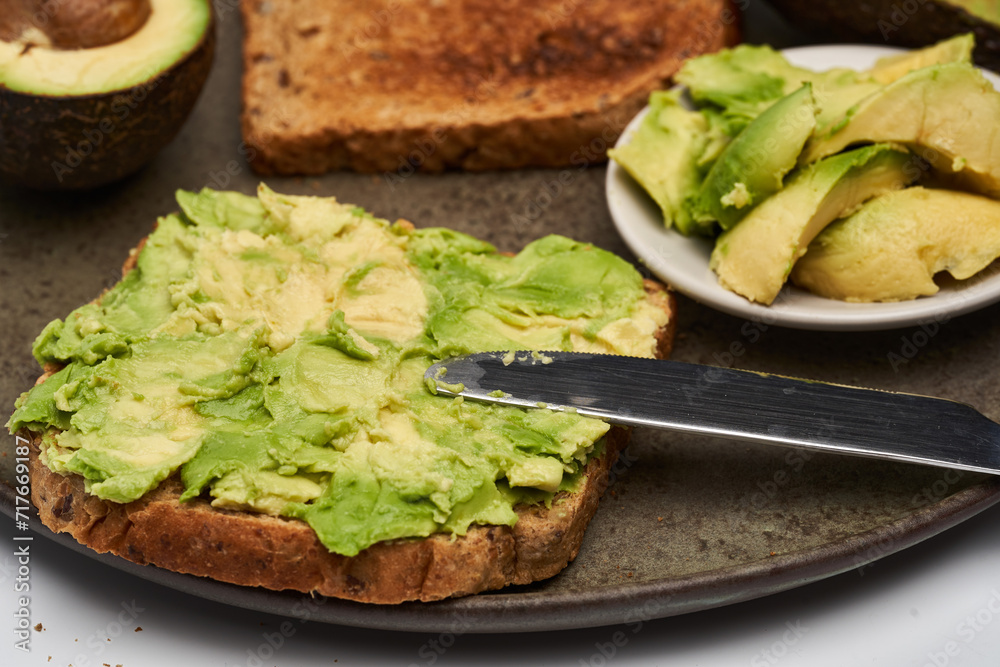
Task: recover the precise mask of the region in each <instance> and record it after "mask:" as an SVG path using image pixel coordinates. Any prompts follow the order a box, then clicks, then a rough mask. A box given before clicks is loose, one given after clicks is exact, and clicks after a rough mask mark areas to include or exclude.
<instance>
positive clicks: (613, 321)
mask: <svg viewBox="0 0 1000 667" xmlns="http://www.w3.org/2000/svg"><path fill="white" fill-rule="evenodd" d="M178 201H179V204H180V208H181V210H182V212H181V213H179V214H174V215H168V216H166V217H163V218H161V219H160V220H159V222H158V226H157V229H156V231H155V232H154V233H152V234H151V235H150V236H149V239H148V241H147V243H146V244H145V246H144V247H143V249H142V251H141V252H140V253H139V255H138V257H137V266H136V268H135V269H134V270H132V271H131V272H129V273H128V274H127V276H126V277H125V278H124V279H123V280H122V281H121V282H120V283H119V284H118V285H116V286H115V287H114V288H113V289H112V290H110V291H109V292H107V293H106V294H105V295H104V296H103V297H102V298H101V299H100V301H99V302H98V303H96V304H89V305H85V306H83V307H81V308H78V309H77V310H75V311H74V312H72V313H71V314H70V315H69V316H67V317H66V318H65V320H56V321H54V322H52V323H51V324H49V325H48V326H47V327H46V328H45V330H44V331H43V332H42V333H41V334H40V335H39V336H38V338H37V340H36V342H35V346H34V354H35V356H36V358H37V359H38V361H39V362H40V363H43V364H45V363H50V364H56V365H60V366H62V370H59V371H58V372H56V373H55V374H53V375H51V376H50V377H49V378H48V379H47V380H46V381H45V382H43V383H41V384H39V385H37V386H36V387H35V388H33V389H32V390H31V391H29V392H27V393H26V394H24V395H22V396H21V398H20V399H19V400H18V402H17V411H16V412H15V413H14V415H13V416H12V417H11V419H10V421H9V422H8V427H9V428H10V429H11V430H17V429H21V428H28V429H30V430H32V431H36V432H42V433H43V434H44V435H43V439H42V443H43V445H42V450H43V451H42V461H43V462H44V463H45V464H46V465H47V466H48V467H49V468H51V469H52V470H54V471H56V472H58V473H76V474H78V475H81V476H82V477H83V478H84V479H85V480H86V486H87V490H88V492H89V493H92V494H94V495H96V496H98V497H100V498H103V499H106V500H110V501H114V502H119V503H124V502H129V501H131V500H134V499H137V498H140V497H141V496H143V495H144V494H145V493H147V492H148V491H150V490H151V489H153V488H155V487H156V486H157V485H158V484H159V483H160V482H161V481H162V480H164V479H166V478H167V477H169V476H171V475H175V474H179V477H180V480H181V481H182V482H183V486H184V489H185V490H184V494H183V497H182V500H188V499H191V498H195V497H198V496H204V497H210V498H211V499H212V503H213V505H215V506H217V507H221V508H232V509H242V510H250V511H258V512H263V513H268V514H272V515H283V516H289V517H297V518H299V519H302V520H304V521H306V522H308V523H309V524H310V525H311V526H312V527H313V529H314V530H315V531H316V533H317V535H318V536H319V539H320V540H321V541H322V542H323V544H325V545H326V546H327V547H328V548H329V549H330V550H331V551H333V552H336V553H340V554H344V555H354V554H357V553H358V552H359V551H361V550H363V549H365V548H366V547H368V546H370V545H371V544H374V543H375V542H379V541H381V540H388V539H395V538H406V537H423V536H427V535H429V534H432V533H435V532H450V533H454V534H463V533H464V532H465V531H466V530H467V528H468V527H469V526H470V525H472V524H490V525H512V524H513V523H514V522H515V521H516V514H515V512H514V511H513V509H512V508H513V505H514V504H516V503H518V502H551V501H552V498H553V495H554V494H555V492H557V491H559V490H566V489H572V488H574V485H575V483H576V482H577V481H578V479H579V474H578V473H579V471H580V470H581V469H582V467H583V466H584V465H585V463H586V462H587V460H588V458H589V457H590V456H591V455H592V454H594V453H595V452H597V451H600V448H601V438H602V437H603V435H604V434H605V433H606V431H607V430H608V426H607V424H605V423H603V422H601V421H597V420H592V419H586V418H582V417H579V416H577V415H575V414H568V413H561V412H553V411H549V410H531V411H525V410H520V409H514V408H506V407H497V406H490V405H485V404H471V403H465V402H463V401H462V400H461V399H453V398H446V397H443V396H436V395H433V394H432V393H431V392H430V391H428V389H427V388H426V387H425V385H424V381H423V374H424V371H425V370H426V368H427V367H428V366H429V365H430V364H431V363H433V362H434V361H436V360H438V359H440V358H443V357H446V356H449V355H453V354H460V353H469V352H474V351H482V350H500V349H559V350H580V351H601V352H609V353H616V354H629V355H639V356H652V355H653V354H654V351H655V339H654V333H655V331H656V330H657V329H658V328H659V327H660V326H662V325H663V324H665V321H666V314H665V313H664V312H663V311H662V310H661V309H658V308H656V307H655V306H653V305H652V304H651V303H650V302H649V300H648V299H647V298H646V297H645V293H644V289H643V282H642V278H641V276H640V275H639V274H638V273H637V272H636V271H635V269H634V268H633V267H632V266H631V265H630V264H628V263H627V262H625V261H624V260H622V259H619V258H617V257H615V256H614V255H611V254H610V253H607V252H604V251H602V250H599V249H597V248H594V247H592V246H590V245H586V244H581V243H577V242H574V241H571V240H569V239H566V238H564V237H559V236H548V237H545V238H542V239H540V240H538V241H535V242H534V243H531V244H530V245H528V246H527V247H526V248H525V249H524V250H523V251H522V252H521V253H520V254H518V255H516V256H513V257H509V256H504V255H501V254H499V253H497V252H496V251H495V250H494V248H493V247H492V246H490V245H489V244H487V243H485V242H482V241H479V240H476V239H474V238H472V237H469V236H466V235H464V234H461V233H458V232H455V231H450V230H445V229H439V228H426V229H420V230H412V229H411V228H410V227H409V226H408V225H401V224H389V223H388V222H386V221H384V220H380V219H377V218H374V217H372V216H371V215H369V214H367V213H366V212H364V211H363V210H361V209H358V208H355V207H351V206H347V205H342V204H339V203H337V202H336V201H335V200H333V199H323V198H311V197H295V196H284V195H280V194H276V193H274V192H273V191H271V190H269V189H267V188H266V187H263V186H262V187H261V188H260V190H259V191H258V198H252V197H246V196H244V195H240V194H236V193H226V192H213V191H210V190H204V191H202V192H201V193H198V194H193V193H187V192H180V193H178Z"/></svg>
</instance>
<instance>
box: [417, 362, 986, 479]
mask: <svg viewBox="0 0 1000 667" xmlns="http://www.w3.org/2000/svg"><path fill="white" fill-rule="evenodd" d="M424 377H425V379H426V380H427V383H428V386H429V387H431V390H432V391H436V392H437V393H440V394H445V395H450V396H463V397H465V398H467V399H472V400H476V401H486V402H490V403H498V404H502V405H512V406H517V407H522V408H548V409H553V410H564V411H566V410H572V411H575V412H577V413H579V414H581V415H585V416H588V417H596V418H598V419H603V420H606V421H609V422H612V423H616V424H623V425H629V426H648V427H653V428H662V429H669V430H674V431H683V432H689V433H701V434H705V435H710V436H717V437H722V438H733V439H737V440H750V441H757V442H766V443H772V444H777V445H785V446H790V447H798V448H805V449H814V450H821V451H826V452H834V453H840V454H848V455H856V456H868V457H874V458H880V459H889V460H894V461H905V462H909V463H921V464H927V465H934V466H943V467H948V468H955V469H958V470H969V471H974V472H983V473H990V474H1000V424H997V423H995V422H993V421H991V420H990V419H988V418H987V417H985V416H984V415H982V414H981V413H980V412H978V411H977V410H976V409H975V408H973V407H971V406H969V405H967V404H964V403H959V402H956V401H951V400H948V399H942V398H932V397H929V396H919V395H916V394H906V393H898V392H889V391H881V390H875V389H863V388H860V387H850V386H845V385H837V384H829V383H825V382H815V381H810V380H801V379H795V378H789V377H784V376H780V375H770V374H766V373H757V372H753V371H744V370H735V369H728V368H717V367H714V366H703V365H699V364H690V363H685V362H679V361H665V360H658V359H642V358H637V357H621V356H614V355H603V354H588V353H581V352H523V351H522V352H484V353H478V354H470V355H466V356H461V357H454V358H451V359H446V360H444V361H441V362H440V363H437V364H434V365H433V366H431V367H430V368H429V369H428V370H427V372H426V374H425V376H424Z"/></svg>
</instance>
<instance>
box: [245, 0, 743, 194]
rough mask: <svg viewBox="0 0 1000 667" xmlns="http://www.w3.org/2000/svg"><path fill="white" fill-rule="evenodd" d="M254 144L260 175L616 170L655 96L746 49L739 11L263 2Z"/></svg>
mask: <svg viewBox="0 0 1000 667" xmlns="http://www.w3.org/2000/svg"><path fill="white" fill-rule="evenodd" d="M241 9H242V13H243V18H244V29H245V38H244V47H243V66H244V70H243V92H242V96H243V112H242V129H243V136H244V140H245V142H246V144H247V145H248V158H249V161H250V164H251V166H252V167H253V168H254V169H255V170H257V171H258V172H260V173H262V174H295V173H305V174H318V173H322V172H326V171H329V170H333V169H353V170H356V171H363V172H383V173H385V174H386V175H387V176H388V177H392V175H393V174H395V175H397V176H407V175H409V174H410V173H411V172H412V171H413V170H414V169H423V170H426V171H440V170H443V169H448V168H461V169H469V170H483V169H497V168H513V167H522V166H551V167H556V166H567V165H573V166H577V167H579V166H585V165H587V164H592V163H595V162H599V161H603V160H604V159H605V151H606V149H607V148H608V147H610V146H611V145H613V144H614V142H615V140H616V139H617V137H618V135H619V134H620V133H621V132H622V130H624V128H625V125H626V124H627V123H628V121H629V120H631V118H632V117H633V116H634V115H635V114H636V113H637V112H638V111H639V109H641V108H642V106H643V105H644V104H645V103H646V98H647V96H648V95H649V93H650V92H651V91H652V90H655V89H657V88H661V87H663V86H664V85H665V84H666V83H667V81H668V80H669V78H670V77H671V76H672V75H673V74H674V72H676V71H677V69H678V68H679V66H680V64H681V62H682V61H683V60H684V59H685V58H687V57H690V56H695V55H699V54H702V53H707V52H711V51H715V50H718V49H719V48H722V47H723V46H727V45H732V44H733V43H735V41H736V39H737V34H738V30H737V14H736V13H735V10H734V9H733V8H732V6H731V1H730V0H658V1H657V0H627V1H625V2H621V1H617V0H593V1H588V2H579V1H576V0H535V1H530V2H529V1H524V0H522V1H515V2H489V1H487V0H457V1H449V2H439V1H436V0H410V1H404V0H386V1H384V2H358V1H357V0H298V1H297V2H270V1H268V0H253V1H251V2H244V3H242V4H241Z"/></svg>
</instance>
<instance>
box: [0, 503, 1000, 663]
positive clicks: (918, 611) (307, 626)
mask: <svg viewBox="0 0 1000 667" xmlns="http://www.w3.org/2000/svg"><path fill="white" fill-rule="evenodd" d="M998 527H1000V506H995V507H993V508H991V509H989V510H987V511H985V512H983V513H981V514H979V515H978V516H976V517H974V518H973V519H971V520H969V521H967V522H965V523H964V524H961V525H959V526H958V527H956V528H953V529H952V530H950V531H947V532H945V533H943V534H941V535H939V536H937V537H935V538H932V539H930V540H928V541H926V542H923V543H921V544H919V545H917V546H915V547H912V548H910V549H908V550H906V551H903V552H901V553H898V554H895V555H892V556H888V557H886V558H884V559H882V560H880V561H876V562H875V563H874V564H872V565H870V566H868V567H866V568H865V569H864V570H863V571H861V572H858V571H857V570H855V571H851V572H847V573H845V574H842V575H838V576H836V577H833V578H830V579H826V580H824V581H821V582H818V583H815V584H812V585H810V586H805V587H802V588H798V589H795V590H792V591H788V592H786V593H782V594H779V595H774V596H771V597H767V598H762V599H759V600H754V601H751V602H745V603H742V604H738V605H733V606H730V607H724V608H720V609H714V610H709V611H705V612H700V613H696V614H689V615H686V616H679V617H674V618H666V619H659V620H655V621H649V622H647V623H645V624H642V625H640V624H638V623H634V624H631V625H626V626H620V627H603V628H590V629H584V630H575V631H565V632H552V633H533V634H521V635H458V636H456V635H441V634H428V635H424V634H414V633H393V632H382V631H374V630H359V629H354V628H344V627H337V626H331V625H326V624H322V623H315V622H313V623H310V622H302V621H299V620H289V619H284V618H281V617H277V616H271V615H268V614H262V613H256V612H249V611H245V610H241V609H235V608H232V607H228V606H226V605H222V604H218V603H214V602H209V601H206V600H202V599H200V598H196V597H192V596H189V595H186V594H184V593H178V592H176V591H173V590H171V589H168V588H164V587H162V586H159V585H157V584H152V583H149V582H146V581H144V580H141V579H138V578H136V577H132V576H129V575H126V574H123V573H121V572H119V571H118V570H116V569H114V568H111V567H109V566H107V565H104V564H101V563H98V562H96V561H93V560H91V559H90V558H87V557H85V556H81V555H79V554H76V553H75V552H73V551H70V550H69V549H67V548H65V547H62V546H60V545H58V544H56V543H54V542H51V541H49V540H48V539H45V538H41V537H39V538H36V539H35V540H34V541H33V542H32V543H31V544H32V546H31V560H30V583H31V591H30V596H31V602H30V610H31V614H32V618H31V624H32V625H34V624H36V623H41V624H42V627H43V628H44V629H43V630H42V631H41V632H33V633H32V641H31V652H30V653H29V654H25V653H21V652H19V651H15V650H14V648H13V642H14V639H13V632H12V631H13V625H14V623H13V616H12V614H13V611H14V609H15V605H16V600H15V593H14V592H13V584H14V582H15V579H14V578H15V577H16V569H17V564H16V561H15V558H14V556H13V551H14V548H15V544H17V543H15V542H14V540H13V537H14V533H15V530H14V525H13V521H12V520H11V519H8V518H7V517H6V516H3V515H0V545H3V546H2V547H0V568H2V569H0V591H3V592H2V595H0V617H2V618H3V619H5V620H4V621H3V622H4V624H5V625H6V627H5V628H4V632H3V633H2V635H0V636H2V637H3V640H2V644H0V664H2V665H16V666H21V665H24V666H26V667H27V666H34V665H56V666H59V667H66V666H67V665H73V666H74V667H103V665H105V664H106V665H109V666H111V667H114V666H115V665H122V667H166V666H174V665H184V666H188V665H191V666H201V665H205V666H218V667H224V666H225V667H231V666H236V665H240V666H251V667H253V666H256V667H261V666H267V667H271V666H273V665H279V666H282V667H286V666H289V667H298V666H313V665H333V664H336V665H337V667H341V666H345V667H346V666H349V665H365V666H372V665H403V666H404V667H408V666H410V665H419V666H421V667H423V666H425V665H426V666H429V665H565V666H567V667H586V666H587V665H592V666H594V667H601V666H604V665H621V666H623V667H625V666H643V667H652V666H654V665H683V666H685V667H691V666H695V665H697V666H701V667H729V666H731V665H749V666H751V667H757V666H773V665H781V666H782V667H786V666H787V667H792V666H795V665H809V666H810V667H835V666H836V667H840V666H847V667H856V666H860V665H886V666H891V667H901V666H907V667H910V666H912V667H924V666H925V665H930V666H931V667H943V666H944V665H948V666H951V667H959V666H960V667H996V666H997V665H1000V568H998V567H997V561H998V554H1000V530H998ZM283 623H284V624H285V625H284V626H282V624H283ZM137 627H141V628H142V631H141V632H136V631H135V630H136V628H137ZM283 630H284V633H283V632H282V631H283ZM268 638H270V643H269V642H268ZM109 640H110V641H109ZM272 644H277V645H278V647H277V648H271V645H272ZM949 652H950V655H949ZM606 655H607V656H609V657H605V656H606Z"/></svg>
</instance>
